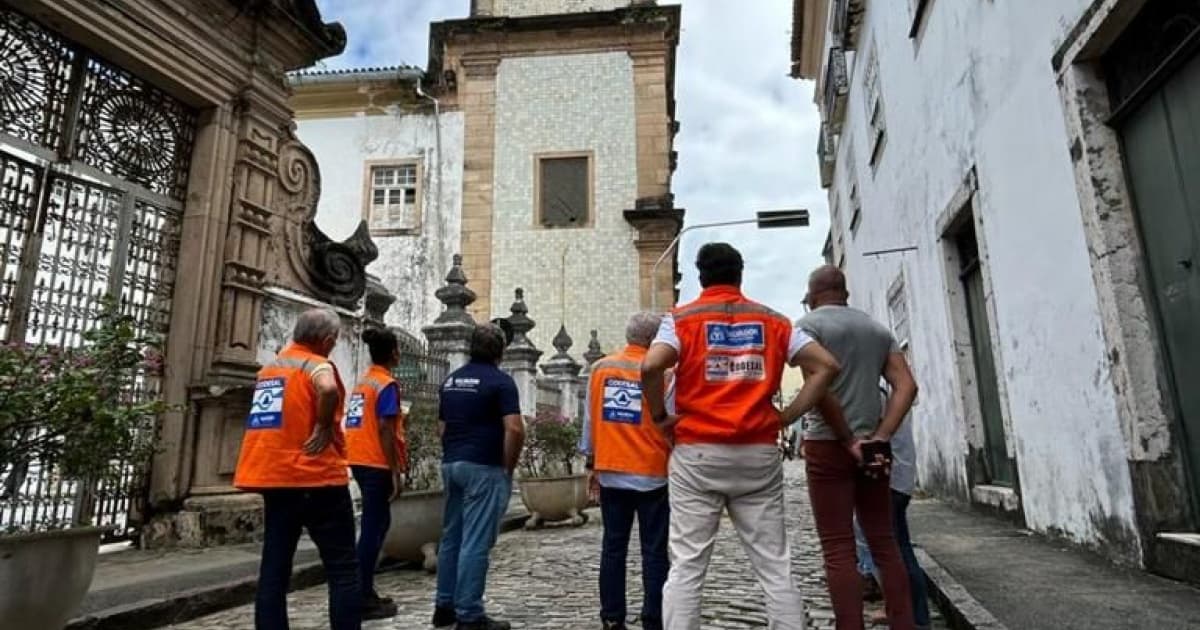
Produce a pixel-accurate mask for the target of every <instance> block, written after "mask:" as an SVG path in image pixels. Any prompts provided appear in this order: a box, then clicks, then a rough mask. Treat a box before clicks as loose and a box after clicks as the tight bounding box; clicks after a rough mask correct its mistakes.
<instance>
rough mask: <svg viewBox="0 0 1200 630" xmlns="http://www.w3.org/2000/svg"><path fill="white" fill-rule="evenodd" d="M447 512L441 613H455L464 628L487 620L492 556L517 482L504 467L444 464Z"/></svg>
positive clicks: (441, 554)
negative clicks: (485, 605) (485, 594)
mask: <svg viewBox="0 0 1200 630" xmlns="http://www.w3.org/2000/svg"><path fill="white" fill-rule="evenodd" d="M442 485H443V488H444V489H445V494H446V509H445V512H444V513H443V515H442V541H441V546H440V548H439V549H438V573H437V600H436V602H435V603H436V605H437V606H438V607H439V608H451V607H453V608H454V612H455V614H456V615H457V616H458V621H459V622H460V623H471V622H474V621H479V620H480V619H482V618H483V613H484V611H483V590H484V586H485V585H486V583H487V572H488V554H489V553H490V552H491V550H492V546H493V545H495V544H496V537H497V536H499V535H500V518H501V517H502V516H504V512H505V510H507V509H508V501H509V499H510V498H511V497H512V478H510V477H509V476H508V472H507V471H506V470H504V468H503V467H501V466H484V465H482V464H475V463H472V462H450V463H446V464H442Z"/></svg>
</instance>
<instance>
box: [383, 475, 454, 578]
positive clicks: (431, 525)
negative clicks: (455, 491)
mask: <svg viewBox="0 0 1200 630" xmlns="http://www.w3.org/2000/svg"><path fill="white" fill-rule="evenodd" d="M445 506H446V497H445V495H443V494H442V491H441V490H431V491H425V492H412V493H405V494H402V495H400V496H399V497H398V498H397V499H396V500H395V501H392V526H391V527H390V528H388V533H387V537H386V538H384V540H383V555H384V556H385V557H387V558H392V559H394V560H404V561H408V562H420V563H421V564H422V566H424V567H425V570H426V571H429V572H430V573H433V572H434V571H437V544H438V541H439V540H441V538H442V510H443V509H444V508H445Z"/></svg>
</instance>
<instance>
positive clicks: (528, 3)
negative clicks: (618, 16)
mask: <svg viewBox="0 0 1200 630" xmlns="http://www.w3.org/2000/svg"><path fill="white" fill-rule="evenodd" d="M485 1H486V0H485ZM625 6H629V0H492V14H493V15H508V16H513V17H516V16H525V15H558V14H562V13H585V12H587V11H611V10H613V9H618V8H621V7H625Z"/></svg>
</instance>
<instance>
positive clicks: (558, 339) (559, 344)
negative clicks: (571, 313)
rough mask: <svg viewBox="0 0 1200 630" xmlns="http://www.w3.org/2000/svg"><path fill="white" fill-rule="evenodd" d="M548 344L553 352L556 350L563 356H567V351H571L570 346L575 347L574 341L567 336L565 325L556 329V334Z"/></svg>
mask: <svg viewBox="0 0 1200 630" xmlns="http://www.w3.org/2000/svg"><path fill="white" fill-rule="evenodd" d="M550 343H551V344H552V345H553V346H554V349H555V350H558V354H560V355H564V354H567V350H570V349H571V346H573V345H575V340H573V339H571V335H568V334H567V325H566V324H563V325H562V326H560V327H559V328H558V334H556V335H554V340H553V341H551V342H550Z"/></svg>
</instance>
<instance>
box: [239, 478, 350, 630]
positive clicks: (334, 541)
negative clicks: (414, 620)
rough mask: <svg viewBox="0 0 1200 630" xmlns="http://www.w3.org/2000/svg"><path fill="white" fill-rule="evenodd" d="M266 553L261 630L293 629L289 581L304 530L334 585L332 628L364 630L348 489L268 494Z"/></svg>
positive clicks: (257, 608) (258, 610)
mask: <svg viewBox="0 0 1200 630" xmlns="http://www.w3.org/2000/svg"><path fill="white" fill-rule="evenodd" d="M262 495H263V507H264V514H263V550H262V565H261V566H260V567H259V573H258V593H257V594H256V595H255V597H254V627H255V628H256V629H257V630H287V628H288V616H287V593H288V582H290V581H291V577H292V559H293V556H295V555H296V544H297V543H298V542H299V541H300V531H301V529H307V530H308V535H309V537H310V538H312V541H313V543H315V544H316V545H317V551H319V552H320V554H321V563H322V564H324V565H325V576H326V580H327V581H328V583H329V627H330V628H331V629H332V630H360V629H361V628H362V609H361V601H360V596H359V590H358V562H357V560H356V558H355V556H354V506H353V503H352V502H351V500H350V488H349V487H347V486H329V487H324V488H286V489H278V490H265V491H263V493H262Z"/></svg>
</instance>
